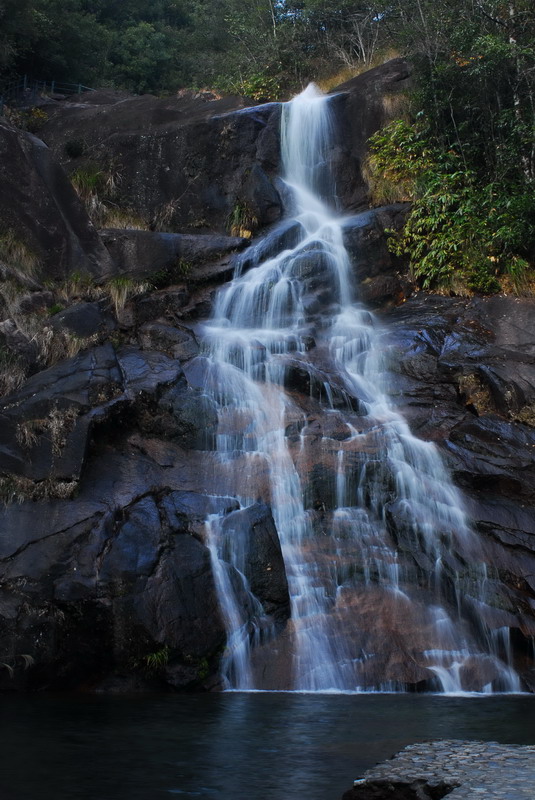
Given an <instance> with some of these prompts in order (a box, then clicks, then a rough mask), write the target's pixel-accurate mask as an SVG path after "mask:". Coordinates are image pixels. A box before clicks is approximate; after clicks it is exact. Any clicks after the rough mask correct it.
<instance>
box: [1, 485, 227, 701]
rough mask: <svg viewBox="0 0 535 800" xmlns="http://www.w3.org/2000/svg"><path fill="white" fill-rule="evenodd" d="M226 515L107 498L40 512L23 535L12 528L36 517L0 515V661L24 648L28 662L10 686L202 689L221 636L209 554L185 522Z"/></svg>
mask: <svg viewBox="0 0 535 800" xmlns="http://www.w3.org/2000/svg"><path fill="white" fill-rule="evenodd" d="M233 507H234V504H233V503H232V501H229V499H228V498H227V499H225V498H221V500H220V502H219V503H218V501H217V498H213V497H212V498H206V497H205V498H203V497H202V496H195V495H192V494H189V495H188V494H187V493H174V494H173V493H171V494H170V495H167V496H164V497H160V496H158V495H146V496H144V497H141V498H139V499H136V498H133V499H132V500H131V501H130V502H129V503H127V505H125V506H122V507H118V506H117V505H116V500H115V502H114V497H113V494H110V493H106V492H105V493H104V494H102V495H101V497H100V499H99V500H98V501H88V500H86V499H85V497H82V498H81V499H80V501H79V502H77V503H76V504H72V503H70V504H69V503H65V502H58V501H56V502H49V503H48V507H47V511H48V513H47V515H46V517H45V518H44V519H41V520H40V522H39V524H36V525H35V526H34V527H33V531H32V535H28V532H29V527H28V526H26V527H25V530H24V531H23V530H22V529H21V526H20V524H17V522H16V519H17V518H18V519H19V521H20V520H21V519H22V520H24V522H26V523H30V521H31V519H32V517H34V516H35V511H36V506H35V505H32V504H26V505H24V506H22V507H17V508H16V512H17V513H16V514H13V509H4V511H0V517H2V528H3V531H4V538H3V546H2V549H1V553H0V560H1V562H2V570H3V573H4V580H3V588H2V590H1V593H2V604H1V605H0V630H1V633H2V641H3V642H4V654H5V657H6V658H9V657H10V656H11V654H12V653H17V652H21V651H20V650H19V649H18V648H19V647H23V648H25V649H24V650H23V652H29V651H30V650H31V652H32V653H33V655H34V658H35V661H34V665H32V667H31V668H30V669H29V670H28V671H27V672H21V673H20V675H19V674H17V676H16V680H15V684H17V683H18V685H19V687H20V686H21V685H26V686H27V687H29V688H30V687H31V688H43V687H47V688H58V687H59V688H65V687H66V686H77V685H80V684H81V683H82V682H84V683H85V684H86V686H88V685H89V686H90V685H92V684H94V685H96V686H99V687H100V688H101V689H102V688H106V679H104V676H106V675H107V676H108V678H107V681H108V683H110V682H111V683H113V681H114V680H116V679H114V676H115V675H118V676H121V675H122V676H123V680H124V676H128V675H129V676H130V680H137V681H138V682H139V681H140V680H141V681H142V683H143V682H144V683H145V684H149V683H150V682H152V683H153V685H154V683H155V682H156V684H158V683H159V684H160V686H162V685H165V684H167V685H171V686H174V687H177V688H183V687H184V686H187V685H189V684H196V685H199V684H200V683H202V681H203V680H204V679H206V678H207V677H208V676H209V674H210V673H211V671H212V670H213V664H214V657H215V655H216V654H217V652H218V650H219V649H220V648H221V647H222V645H223V644H224V641H225V634H224V629H223V626H222V622H221V620H220V617H219V612H218V604H217V598H216V594H215V588H214V583H213V578H212V573H211V566H210V554H209V552H208V550H207V548H206V547H205V546H204V545H203V544H202V543H201V542H200V541H199V540H198V539H197V538H195V536H194V535H192V533H191V532H190V527H189V526H190V524H191V523H190V518H191V514H192V510H195V509H196V513H197V514H198V515H199V516H203V515H205V514H206V513H207V512H208V510H209V509H212V508H213V509H215V508H221V509H222V510H223V511H225V510H230V509H231V508H233ZM41 513H42V510H41ZM5 598H6V599H7V598H10V601H9V603H8V604H7V605H6V602H5V601H4V599H5ZM0 680H1V681H2V688H16V685H15V686H10V685H9V678H8V679H7V680H6V677H5V675H2V676H0Z"/></svg>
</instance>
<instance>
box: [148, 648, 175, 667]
mask: <svg viewBox="0 0 535 800" xmlns="http://www.w3.org/2000/svg"><path fill="white" fill-rule="evenodd" d="M170 655H171V650H170V648H169V647H168V646H167V645H165V647H162V648H161V649H160V650H156V651H155V652H154V653H149V654H148V655H146V656H145V658H144V662H145V666H146V667H147V669H148V670H149V671H150V672H161V670H163V669H164V667H166V666H167V664H168V663H169V657H170Z"/></svg>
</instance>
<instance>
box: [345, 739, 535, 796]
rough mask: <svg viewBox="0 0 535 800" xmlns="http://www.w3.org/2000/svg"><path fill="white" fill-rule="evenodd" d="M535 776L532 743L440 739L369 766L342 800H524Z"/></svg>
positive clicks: (413, 747)
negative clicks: (507, 799) (509, 799)
mask: <svg viewBox="0 0 535 800" xmlns="http://www.w3.org/2000/svg"><path fill="white" fill-rule="evenodd" d="M534 778H535V747H533V746H530V745H527V746H522V745H510V744H509V745H507V744H498V743H497V742H474V741H470V742H463V741H459V740H452V741H448V740H439V741H435V742H423V743H421V744H411V745H409V746H408V747H405V749H404V750H402V751H401V752H400V753H397V754H396V755H395V756H394V757H393V758H392V759H391V760H390V761H384V762H383V763H381V764H378V765H377V766H376V767H372V769H370V770H368V771H367V772H366V773H365V774H364V776H363V777H362V778H359V779H357V780H356V781H355V783H354V786H353V788H352V789H350V790H349V791H347V792H346V793H345V794H344V795H343V798H342V800H390V799H392V800H439V799H440V798H443V797H448V800H473V798H475V797H485V798H488V800H498V798H509V797H510V798H514V799H515V800H528V798H530V797H531V796H532V785H533V780H534Z"/></svg>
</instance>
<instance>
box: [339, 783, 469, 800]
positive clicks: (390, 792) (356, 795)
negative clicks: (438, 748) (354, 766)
mask: <svg viewBox="0 0 535 800" xmlns="http://www.w3.org/2000/svg"><path fill="white" fill-rule="evenodd" d="M458 785H459V784H447V783H437V784H429V783H428V782H427V781H423V780H416V781H413V782H412V783H407V782H405V781H363V783H359V784H357V785H356V786H354V787H353V788H352V789H350V790H349V791H348V792H346V793H345V794H344V796H343V798H342V800H441V798H442V797H446V795H448V794H450V793H451V792H453V790H454V789H456V788H457V787H458Z"/></svg>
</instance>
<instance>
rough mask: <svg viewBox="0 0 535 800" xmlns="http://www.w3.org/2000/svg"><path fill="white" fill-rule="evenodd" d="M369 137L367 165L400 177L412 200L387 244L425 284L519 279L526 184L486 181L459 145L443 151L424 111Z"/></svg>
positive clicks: (528, 231)
mask: <svg viewBox="0 0 535 800" xmlns="http://www.w3.org/2000/svg"><path fill="white" fill-rule="evenodd" d="M370 143H371V149H372V157H371V164H372V171H373V170H377V171H381V172H383V173H384V174H385V175H387V176H388V179H389V180H391V181H393V182H396V181H398V182H399V183H400V185H402V186H404V187H405V189H406V194H407V198H408V199H411V200H412V201H413V205H412V210H411V213H410V215H409V218H408V220H407V223H406V225H405V227H404V228H403V230H402V231H401V233H400V234H398V235H395V236H393V237H391V239H390V247H391V249H392V250H393V252H394V253H396V254H397V255H408V256H409V259H410V264H411V268H412V271H413V274H414V276H415V277H416V278H419V279H420V280H421V283H422V285H423V286H424V287H426V288H430V287H434V288H437V287H438V288H447V287H453V288H460V287H463V286H464V287H465V288H468V289H472V290H475V291H480V292H495V291H498V290H499V289H500V283H499V280H498V278H499V276H501V275H509V276H511V278H512V279H513V282H514V284H515V285H516V286H517V288H518V287H519V285H520V284H521V281H522V279H523V278H524V277H525V275H526V273H527V271H528V269H529V266H528V263H527V261H526V259H525V258H523V257H522V250H523V248H524V247H525V242H529V241H530V240H532V239H533V237H534V236H535V203H534V200H533V196H532V194H531V192H530V191H529V187H527V186H525V185H523V184H522V182H521V181H517V182H514V183H513V182H511V181H506V180H502V181H501V182H498V181H496V182H492V183H486V182H483V181H482V180H481V179H480V177H479V176H478V174H477V173H476V172H475V171H474V170H471V169H469V168H468V167H467V166H466V162H465V161H464V160H463V157H462V156H461V155H460V154H459V153H456V152H455V150H453V149H449V150H448V151H446V152H444V150H443V149H442V148H441V146H440V143H439V142H438V141H436V139H434V138H433V136H432V133H431V132H430V128H429V126H428V125H426V123H425V120H424V119H423V118H422V117H420V118H419V119H418V120H417V121H415V122H414V123H413V124H412V125H411V124H409V123H406V122H402V121H395V122H393V123H391V124H390V125H389V126H388V127H387V128H384V129H383V130H382V131H380V132H379V133H377V134H376V135H375V136H373V137H372V139H371V140H370Z"/></svg>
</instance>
